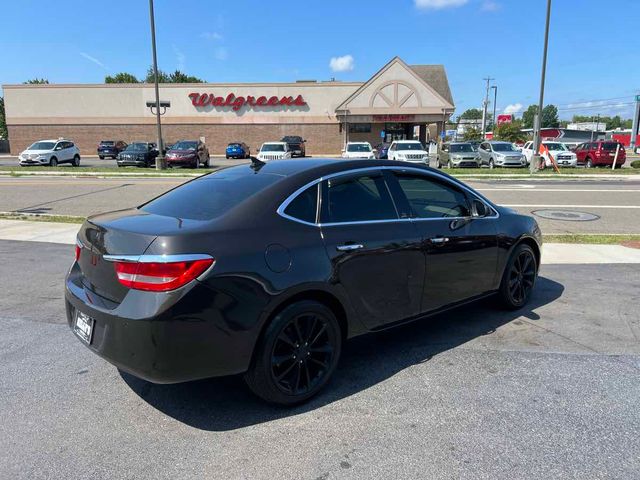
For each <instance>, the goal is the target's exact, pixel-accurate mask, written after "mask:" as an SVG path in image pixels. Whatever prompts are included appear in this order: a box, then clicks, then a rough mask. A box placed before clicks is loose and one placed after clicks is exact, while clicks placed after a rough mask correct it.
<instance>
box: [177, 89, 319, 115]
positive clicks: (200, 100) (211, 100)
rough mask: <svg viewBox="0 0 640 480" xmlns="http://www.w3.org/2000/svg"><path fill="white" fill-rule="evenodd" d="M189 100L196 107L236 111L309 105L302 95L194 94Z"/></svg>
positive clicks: (190, 95) (191, 94)
mask: <svg viewBox="0 0 640 480" xmlns="http://www.w3.org/2000/svg"><path fill="white" fill-rule="evenodd" d="M189 98H190V99H191V103H192V104H193V106H194V107H206V106H208V105H212V106H214V107H231V109H232V110H234V111H238V110H240V109H241V108H242V107H244V106H245V105H246V106H247V107H250V108H259V107H278V106H296V107H303V106H305V105H306V104H307V102H306V101H305V100H304V98H303V97H302V95H298V96H297V97H292V96H287V97H276V96H273V97H265V96H260V97H254V96H252V95H247V96H242V95H238V96H236V95H235V94H234V93H230V94H229V95H227V96H226V97H216V96H215V95H214V94H213V93H199V92H193V93H190V94H189Z"/></svg>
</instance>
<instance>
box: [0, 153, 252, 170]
mask: <svg viewBox="0 0 640 480" xmlns="http://www.w3.org/2000/svg"><path fill="white" fill-rule="evenodd" d="M246 161H247V160H234V159H228V160H227V159H226V158H223V157H219V156H217V157H211V167H212V168H215V167H227V166H230V165H238V164H239V163H243V162H246ZM17 166H19V165H18V157H11V156H0V167H17ZM60 167H68V168H69V169H73V168H75V167H72V166H71V165H69V164H63V165H60ZM87 167H103V168H113V169H114V170H115V169H117V168H118V165H117V164H116V161H115V160H114V159H113V158H105V159H104V160H100V159H99V158H98V157H96V156H88V157H85V156H83V157H82V159H81V161H80V167H79V169H80V170H82V168H87ZM25 168H27V169H28V167H25ZM141 171H145V170H141Z"/></svg>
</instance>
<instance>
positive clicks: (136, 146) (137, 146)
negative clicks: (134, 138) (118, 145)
mask: <svg viewBox="0 0 640 480" xmlns="http://www.w3.org/2000/svg"><path fill="white" fill-rule="evenodd" d="M148 149H149V146H148V145H147V144H146V143H132V144H131V145H128V146H127V148H126V149H125V151H127V152H146V151H147V150H148Z"/></svg>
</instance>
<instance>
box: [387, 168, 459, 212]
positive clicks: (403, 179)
mask: <svg viewBox="0 0 640 480" xmlns="http://www.w3.org/2000/svg"><path fill="white" fill-rule="evenodd" d="M396 178H397V179H398V183H399V184H400V188H402V191H403V192H404V194H405V196H406V197H407V200H408V202H409V207H410V208H411V213H412V216H414V217H417V218H450V217H468V216H469V215H470V210H469V205H468V202H467V197H466V196H465V195H464V193H462V192H461V191H460V190H458V189H456V188H454V187H453V186H449V185H445V184H444V183H442V182H438V181H436V180H432V179H430V178H427V177H423V176H417V175H406V174H396Z"/></svg>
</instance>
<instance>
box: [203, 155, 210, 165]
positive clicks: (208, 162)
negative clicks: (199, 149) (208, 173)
mask: <svg viewBox="0 0 640 480" xmlns="http://www.w3.org/2000/svg"><path fill="white" fill-rule="evenodd" d="M210 161H211V157H210V156H209V155H207V159H206V160H205V161H204V168H209V164H210Z"/></svg>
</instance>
